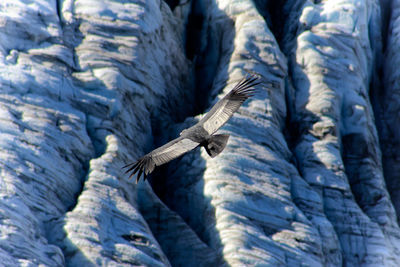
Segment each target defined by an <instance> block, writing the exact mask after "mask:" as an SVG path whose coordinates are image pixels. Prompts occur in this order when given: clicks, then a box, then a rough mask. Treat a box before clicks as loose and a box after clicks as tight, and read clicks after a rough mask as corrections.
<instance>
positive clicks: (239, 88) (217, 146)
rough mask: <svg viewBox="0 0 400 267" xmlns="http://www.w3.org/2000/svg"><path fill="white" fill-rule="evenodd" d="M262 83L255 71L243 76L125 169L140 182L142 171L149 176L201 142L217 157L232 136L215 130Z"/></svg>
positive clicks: (201, 144)
mask: <svg viewBox="0 0 400 267" xmlns="http://www.w3.org/2000/svg"><path fill="white" fill-rule="evenodd" d="M260 83H261V82H260V81H259V78H258V76H257V75H255V74H252V75H247V76H245V77H243V78H242V79H241V80H240V81H239V82H238V83H237V84H236V85H235V87H234V88H233V89H232V90H231V91H230V92H229V93H228V94H226V95H225V96H224V97H223V98H221V99H220V100H219V101H218V102H217V103H216V104H215V105H214V106H213V107H212V108H211V109H210V111H209V112H208V113H207V114H206V115H205V116H204V117H203V118H202V119H201V120H200V121H199V122H198V123H196V124H195V125H193V126H192V127H190V128H187V129H184V130H183V131H182V132H181V133H180V134H179V137H178V138H176V139H174V140H172V141H170V142H168V143H166V144H165V145H163V146H161V147H159V148H157V149H154V150H153V151H151V152H150V153H148V154H146V155H144V156H143V157H141V158H139V159H138V160H137V161H136V162H133V163H129V164H127V165H125V166H123V167H122V168H123V169H124V168H128V169H127V170H126V172H125V173H126V174H127V173H130V175H129V178H132V177H133V175H135V173H138V174H137V176H136V183H138V181H139V180H140V176H141V175H142V174H143V176H144V177H143V180H146V177H147V176H148V175H149V174H150V173H152V172H153V171H154V169H155V168H156V167H157V166H160V165H162V164H165V163H167V162H169V161H171V160H173V159H175V158H177V157H179V156H181V155H183V154H185V153H187V152H189V151H191V150H193V149H195V148H196V147H199V146H200V147H204V148H205V150H206V151H207V153H208V155H209V156H210V157H212V158H214V157H215V156H217V155H218V154H219V153H221V152H222V150H224V148H225V146H226V144H227V142H228V138H229V135H228V134H215V132H217V130H218V129H219V128H221V127H222V126H223V125H224V124H225V123H226V122H227V121H228V120H229V119H230V118H231V117H232V116H233V114H234V113H235V112H236V111H237V110H238V109H239V107H240V106H241V105H242V104H243V102H244V101H246V100H247V99H248V98H249V97H251V96H253V95H254V93H255V86H257V85H258V84H260Z"/></svg>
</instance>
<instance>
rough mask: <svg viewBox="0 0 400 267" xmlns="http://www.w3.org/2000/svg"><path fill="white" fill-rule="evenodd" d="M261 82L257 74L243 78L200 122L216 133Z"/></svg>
mask: <svg viewBox="0 0 400 267" xmlns="http://www.w3.org/2000/svg"><path fill="white" fill-rule="evenodd" d="M258 84H260V82H259V81H258V77H257V76H256V75H251V76H248V77H245V78H243V79H242V80H241V81H240V82H239V83H238V84H237V85H236V86H235V87H234V88H233V89H232V90H231V91H230V92H229V93H228V94H227V95H226V96H224V97H223V98H222V99H221V100H219V101H218V102H217V103H216V104H215V105H214V106H213V107H212V108H211V110H210V111H209V112H208V113H207V114H206V115H205V116H204V117H203V118H202V119H201V120H200V121H199V122H198V124H200V125H201V126H202V127H203V128H204V129H205V130H206V131H207V132H208V134H213V133H215V132H216V131H217V130H218V129H219V128H221V127H222V126H223V125H224V124H225V123H226V122H227V121H228V120H229V119H230V118H231V117H232V116H233V113H235V111H236V110H238V109H239V107H240V105H242V103H243V102H244V101H245V100H246V99H247V98H249V97H250V96H252V95H253V93H254V91H255V89H254V86H256V85H258Z"/></svg>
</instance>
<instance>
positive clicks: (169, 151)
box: [151, 138, 199, 166]
mask: <svg viewBox="0 0 400 267" xmlns="http://www.w3.org/2000/svg"><path fill="white" fill-rule="evenodd" d="M167 145H168V144H166V145H165V148H164V147H160V148H159V149H157V150H158V151H154V152H155V153H152V155H151V157H152V159H153V160H154V162H155V163H156V165H157V166H159V165H161V164H164V163H167V162H168V161H171V160H173V159H175V158H177V157H179V156H180V155H182V154H185V153H186V152H188V151H190V150H192V149H194V148H196V147H197V146H198V145H199V143H196V142H194V141H192V140H190V139H187V138H184V139H182V140H180V141H178V142H176V143H175V144H172V145H170V146H167Z"/></svg>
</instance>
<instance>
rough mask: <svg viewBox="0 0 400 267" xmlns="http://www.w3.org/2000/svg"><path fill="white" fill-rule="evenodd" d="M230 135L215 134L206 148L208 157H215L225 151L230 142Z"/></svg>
mask: <svg viewBox="0 0 400 267" xmlns="http://www.w3.org/2000/svg"><path fill="white" fill-rule="evenodd" d="M228 138H229V135H228V134H214V135H212V136H211V138H210V139H209V140H208V142H207V144H206V145H205V146H204V148H205V149H206V151H207V153H208V155H210V157H212V158H213V157H215V156H216V155H218V154H219V153H221V152H222V150H224V148H225V146H226V143H227V142H228Z"/></svg>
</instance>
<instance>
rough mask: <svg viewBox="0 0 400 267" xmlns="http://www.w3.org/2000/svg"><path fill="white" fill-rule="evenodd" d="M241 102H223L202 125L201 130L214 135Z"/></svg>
mask: <svg viewBox="0 0 400 267" xmlns="http://www.w3.org/2000/svg"><path fill="white" fill-rule="evenodd" d="M240 105H241V102H232V101H229V100H225V101H224V103H223V105H222V106H221V107H220V108H219V109H218V110H217V111H216V112H215V113H214V114H212V116H211V117H210V118H208V120H206V121H205V122H204V124H203V128H204V129H205V130H206V131H207V132H208V134H213V133H215V132H216V131H217V130H218V129H219V128H221V127H222V125H224V124H225V123H226V122H227V121H228V120H229V118H230V117H232V115H233V113H235V111H236V110H237V109H238V108H239V107H240Z"/></svg>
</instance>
